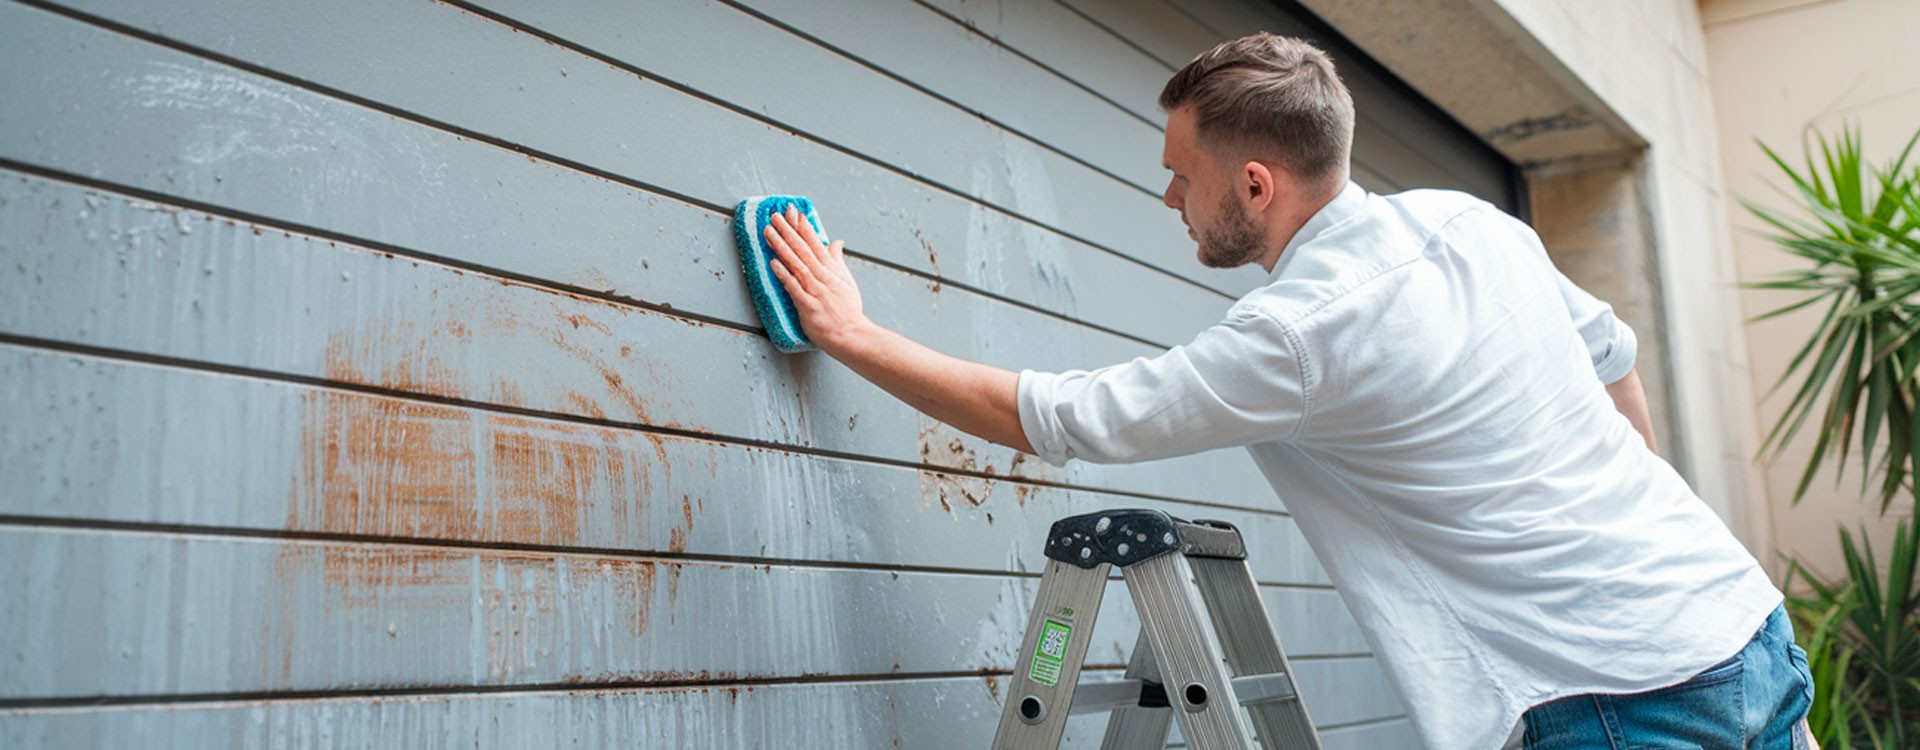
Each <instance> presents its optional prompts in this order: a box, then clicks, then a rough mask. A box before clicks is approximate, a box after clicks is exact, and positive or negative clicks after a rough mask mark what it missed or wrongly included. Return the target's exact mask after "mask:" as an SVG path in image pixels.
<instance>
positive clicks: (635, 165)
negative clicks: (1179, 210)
mask: <svg viewBox="0 0 1920 750" xmlns="http://www.w3.org/2000/svg"><path fill="white" fill-rule="evenodd" d="M349 3H350V4H349V5H345V6H342V5H339V4H331V5H327V6H310V7H309V6H299V5H295V6H264V5H260V4H257V3H248V2H243V1H242V0H206V2H203V3H198V4H196V5H194V6H191V7H189V8H167V7H159V6H154V5H152V4H149V3H140V2H124V1H123V0H76V1H75V2H74V3H73V4H74V5H75V6H77V7H82V8H85V9H87V10H89V11H91V12H97V13H100V14H103V15H105V16H108V17H110V18H113V19H114V20H116V21H120V22H125V23H130V24H132V25H135V26H139V27H142V28H152V29H154V30H155V31H156V32H157V33H160V34H163V35H166V36H169V37H175V38H181V39H182V40H183V41H186V42H187V43H189V44H199V45H206V46H209V47H211V48H217V49H220V50H222V51H223V53H225V54H231V55H233V56H235V57H238V58H240V59H243V60H247V61H248V62H252V63H255V64H259V65H262V66H264V67H267V68H270V69H273V70H277V71H280V72H283V73H286V74H288V75H291V76H294V77H298V78H302V79H306V80H311V81H314V82H316V83H320V84H322V85H327V86H331V87H334V88H338V89H341V90H344V91H349V92H353V93H355V94H357V95H359V96H363V97H367V98H369V99H372V100H375V101H379V102H382V103H385V104H387V105H390V106H394V107H398V108H400V109H405V110H408V111H411V112H417V113H420V114H422V115H425V116H428V117H432V118H435V119H438V120H441V121H445V122H452V123H458V124H460V125H461V126H463V127H467V128H471V129H473V130H476V131H478V132H483V133H487V134H489V135H493V136H495V137H499V138H502V139H505V140H507V141H511V142H514V143H519V144H524V145H526V146H529V147H532V148H536V149H540V150H542V151H544V152H547V153H552V154H557V155H560V156H563V157H565V158H568V159H572V160H575V161H580V162H583V163H588V164H593V165H595V166H597V167H600V168H603V169H606V170H608V171H611V172H614V173H618V174H623V175H629V176H633V177H635V178H637V179H642V180H647V181H649V182H651V183H653V184H658V185H661V186H662V187H665V188H667V189H670V190H673V191H675V192H679V193H682V194H686V195H693V196H700V197H703V198H706V199H707V200H710V201H712V202H713V203H716V204H726V205H731V203H732V202H733V200H736V199H737V197H738V196H742V195H747V194H755V193H758V194H764V193H769V192H785V193H804V194H807V195H809V196H811V197H813V198H814V199H815V200H817V201H819V202H820V203H821V204H822V205H823V206H828V207H833V206H839V207H845V208H844V209H843V210H842V212H841V213H839V214H835V215H834V216H839V217H842V218H838V219H834V218H832V217H829V219H828V221H829V222H830V223H829V226H830V227H831V226H838V227H840V230H839V231H840V232H841V233H842V234H843V235H845V236H848V237H852V238H856V240H857V242H850V243H849V244H850V245H858V247H859V248H870V247H872V246H873V245H874V244H876V243H877V242H882V241H890V242H892V243H894V246H895V247H897V248H901V249H902V250H907V251H909V252H911V250H913V249H918V248H920V247H921V242H922V241H925V242H927V243H930V244H932V245H934V246H935V247H937V248H939V251H940V252H941V253H942V254H944V255H943V260H944V261H945V262H947V263H949V264H951V263H953V261H954V260H960V261H961V262H962V263H963V264H964V263H967V262H969V261H971V260H972V259H973V255H972V253H971V252H966V251H963V252H961V253H955V252H954V246H955V243H958V242H959V241H960V240H961V239H962V238H966V237H967V236H968V235H967V233H966V230H965V229H964V227H966V226H967V224H966V223H965V222H966V221H967V220H968V219H969V218H972V219H973V220H975V221H992V222H996V223H1001V224H1003V225H1004V226H1005V228H1004V229H1002V230H1001V231H1009V232H1010V231H1018V230H1019V229H1020V228H1022V227H1025V226H1032V225H1033V224H1030V223H1029V222H1035V223H1037V224H1038V225H1039V226H1041V227H1046V228H1049V229H1051V230H1055V231H1057V232H1059V233H1061V234H1062V235H1064V238H1063V239H1065V238H1077V239H1082V240H1084V241H1086V242H1090V243H1093V244H1096V245H1099V246H1100V247H1103V248H1106V249H1107V250H1109V251H1112V252H1117V253H1121V254H1123V255H1128V256H1132V257H1136V258H1139V259H1141V260H1142V261H1144V262H1147V263H1149V264H1151V265H1154V266H1156V267H1158V268H1160V269H1161V270H1162V271H1165V272H1167V273H1170V274H1173V275H1177V276H1181V277H1184V278H1188V279H1192V280H1194V281H1195V282H1196V283H1201V284H1204V285H1207V286H1210V287H1213V288H1216V289H1220V290H1222V291H1225V292H1227V293H1229V294H1236V295H1237V294H1240V293H1243V292H1245V291H1247V290H1250V289H1252V288H1253V287H1255V286H1257V285H1258V284H1259V282H1260V280H1261V279H1263V278H1264V275H1263V274H1260V273H1259V272H1258V271H1257V270H1254V269H1249V268H1241V269H1235V270H1217V269H1207V268H1202V267H1200V266H1199V265H1198V264H1197V263H1193V262H1192V261H1191V257H1190V256H1191V253H1190V252H1189V251H1187V250H1186V249H1185V246H1186V243H1187V242H1188V240H1187V239H1186V235H1185V232H1184V230H1183V229H1182V227H1181V225H1180V223H1179V221H1178V219H1177V218H1175V217H1173V216H1171V215H1170V212H1168V211H1166V210H1164V209H1161V210H1153V211H1133V212H1127V211H1124V210H1123V211H1113V210H1111V209H1110V208H1108V207H1107V206H1105V205H1104V204H1103V203H1101V202H1099V201H1098V200H1095V199H1091V198H1090V197H1089V196H1086V195H1080V194H1076V193H1075V192H1073V191H1070V190H1064V189H1057V188H1056V187H1055V185H1054V183H1053V179H1054V177H1053V175H1051V174H1049V173H1048V172H1047V171H1046V165H1045V163H1044V161H1043V157H1042V154H1041V150H1040V149H1038V147H1031V146H1029V147H1027V148H1019V147H1018V144H1015V143H1012V142H1011V141H1007V140H1002V141H1001V142H1000V143H999V144H996V147H995V148H993V149H991V150H987V151H982V152H978V153H976V158H978V159H981V160H982V161H981V162H976V163H975V164H973V165H971V166H969V167H968V169H967V173H966V174H965V175H964V176H963V177H961V176H956V177H957V178H958V183H957V184H954V185H951V187H953V188H955V189H958V190H961V191H963V192H965V193H966V194H968V195H971V196H973V197H974V198H976V199H978V200H980V201H985V203H984V204H983V203H976V202H974V201H969V200H965V199H961V198H959V197H957V196H954V195H952V194H951V193H947V192H945V191H942V190H938V189H935V188H932V187H929V186H927V185H925V184H923V183H920V182H918V181H915V180H912V179H911V178H907V177H904V176H902V175H900V174H897V173H895V172H892V171H889V170H886V169H882V168H880V167H877V166H874V165H873V164H871V163H868V162H865V161H861V160H858V159H853V158H850V157H848V156H847V155H846V154H844V153H841V152H839V151H837V150H835V149H833V148H830V147H828V146H824V145H821V144H819V143H816V142H814V141H811V140H808V139H774V138H768V137H766V135H765V131H766V129H767V128H768V127H769V126H768V125H766V124H763V123H761V122H758V121H755V120H749V119H747V118H744V117H741V116H740V114H739V113H738V112H732V111H729V110H727V109H725V108H722V107H721V106H717V105H715V104H713V103H710V102H708V101H704V100H701V99H699V98H695V97H692V96H688V95H687V94H685V93H683V92H681V91H678V90H676V89H674V88H672V87H670V86H667V85H663V84H662V83H660V82H657V81H655V80H652V79H649V78H643V77H641V76H636V75H634V74H633V73H630V72H628V71H626V70H622V69H618V68H615V67H612V66H610V65H608V64H606V63H604V62H601V61H597V60H593V59H591V58H587V57H583V56H582V55H580V54H578V53H577V52H575V51H573V50H570V49H566V48H563V47H561V46H558V45H554V44H548V43H546V42H544V41H543V40H541V39H538V38H536V37H534V36H532V35H529V34H525V33H520V32H519V31H518V30H517V29H513V28H509V27H507V26H505V25H503V24H500V23H496V22H493V21H490V20H487V19H484V18H482V17H480V16H477V15H474V14H471V13H468V12H465V11H462V10H459V9H456V8H452V7H448V6H444V5H438V4H429V3H417V4H414V3H408V4H395V3H386V2H379V1H378V0H349ZM302 14H305V15H302ZM681 31H682V32H683V33H687V34H694V33H696V32H695V30H694V29H691V28H682V29H681ZM295 37H297V38H299V39H300V40H301V43H300V44H297V45H289V44H285V43H284V40H285V39H287V38H295ZM734 44H735V41H734V40H732V39H728V38H717V39H711V40H710V41H709V45H710V46H712V47H714V48H716V49H721V50H727V49H732V46H733V45H734ZM476 50H485V51H486V53H485V54H475V51H476ZM830 57H831V56H829V55H825V54H824V53H822V54H821V56H820V57H819V59H820V60H821V61H823V62H824V61H827V60H829V58H830ZM371 59H379V60H381V61H382V62H381V63H380V64H378V65H372V64H369V63H368V61H369V60H371ZM450 60H458V61H460V64H458V65H448V64H447V62H448V61H450ZM842 62H843V64H844V61H842ZM393 69H400V70H407V71H409V75H405V76H395V75H392V74H391V71H392V70H393ZM845 70H857V68H847V69H845ZM563 71H566V73H565V74H563ZM899 91H900V92H901V93H902V95H904V96H910V97H920V96H922V95H921V94H919V93H918V92H913V91H911V90H910V89H907V88H905V87H901V88H900V89H899ZM758 109H759V108H758V107H755V111H757V110H758ZM553 113H565V116H564V117H554V116H552V114H553ZM944 137H945V135H944V134H942V135H941V136H938V137H934V138H929V139H926V140H927V142H928V143H931V144H935V145H938V144H939V143H941V142H942V138H944ZM669 144H671V145H669ZM1030 157H1032V158H1030ZM768 179H772V180H774V182H771V183H770V182H767V180H768ZM1112 195H1114V196H1127V197H1128V198H1130V199H1131V200H1137V201H1140V202H1141V203H1145V204H1148V206H1147V207H1148V208H1151V207H1152V204H1153V203H1154V201H1153V199H1152V198H1151V197H1149V196H1145V195H1142V194H1141V193H1140V192H1139V191H1137V190H1131V189H1128V190H1125V191H1120V192H1115V193H1112ZM996 209H997V210H996ZM936 210H944V211H946V212H951V213H952V214H954V215H953V216H952V218H951V219H950V221H952V222H953V224H954V226H953V228H952V229H951V230H949V229H948V228H947V227H944V226H940V225H937V224H931V223H925V224H923V226H922V229H923V231H924V234H923V235H922V236H920V237H913V238H912V239H909V238H908V237H902V236H899V235H900V234H903V232H902V231H901V230H900V228H899V227H900V225H899V223H898V222H896V221H893V220H890V219H888V218H887V217H889V216H894V215H897V216H912V217H915V218H917V219H920V220H922V221H923V222H926V221H927V220H928V219H930V218H931V216H928V214H930V213H932V212H933V211H936ZM975 211H981V212H984V214H983V215H981V216H977V217H976V216H971V215H970V214H971V212H975ZM1008 212H1010V213H1011V214H1012V215H1009V213H1008ZM1015 216H1019V217H1023V218H1015ZM849 219H852V221H849ZM866 222H874V223H875V224H876V225H877V226H873V227H869V226H867V225H866ZM849 225H851V226H852V227H853V229H852V230H849V229H847V227H848V226H849ZM888 226H891V227H892V229H891V230H886V231H881V230H882V229H883V228H885V227H888ZM870 229H871V230H873V231H869V230H870ZM906 234H910V232H907V233H906ZM963 247H965V246H963ZM869 251H870V250H869ZM953 255H960V256H961V257H960V258H953V257H952V256H953ZM918 260H919V262H916V263H913V264H912V265H913V266H914V267H926V266H931V265H933V263H932V262H931V261H927V260H926V259H918ZM1016 267H1025V265H1024V264H1017V265H1016Z"/></svg>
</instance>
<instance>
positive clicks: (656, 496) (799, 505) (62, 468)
mask: <svg viewBox="0 0 1920 750" xmlns="http://www.w3.org/2000/svg"><path fill="white" fill-rule="evenodd" d="M0 455H7V456H14V457H19V458H20V459H22V460H14V461H7V462H4V463H0V487H10V488H13V490H14V491H13V492H8V493H4V494H0V515H15V516H32V517H36V518H41V519H52V518H59V519H72V520H78V521H111V522H115V523H119V524H145V525H155V526H167V527H182V526H187V527H203V528H228V529H249V530H255V531H260V532H268V533H271V532H278V531H293V532H304V533H309V534H330V535H360V536H377V537H404V538H410V539H420V540H427V541H459V542H478V543H493V544H500V543H508V544H517V545H531V546H550V547H559V548H574V549H598V550H616V549H617V550H629V551H654V552H663V553H671V554H683V555H694V556H699V555H706V556H719V557H727V558H730V559H742V558H750V559H752V560H756V561H759V562H773V561H783V562H793V561H833V562H840V563H847V564H859V565H866V566H876V567H877V566H913V567H938V568H951V569H963V570H973V571H980V572H1006V573H1029V572H1030V571H1031V572H1032V573H1037V572H1038V570H1037V565H1036V562H1037V561H1039V560H1040V559H1041V550H1042V547H1043V544H1042V540H1043V539H1044V538H1045V536H1046V533H1047V529H1048V527H1049V526H1051V525H1052V523H1053V521H1054V520H1056V519H1058V518H1061V517H1063V516H1067V515H1074V514H1078V513H1091V512H1094V511H1097V510H1100V509H1102V508H1113V507H1152V508H1159V509H1162V510H1165V511H1166V512H1168V513H1171V514H1174V515H1176V516H1181V517H1185V518H1195V517H1201V518H1219V519H1221V520H1226V521H1229V522H1232V523H1234V524H1235V525H1237V526H1239V527H1240V529H1241V531H1242V533H1243V534H1245V535H1246V538H1247V540H1248V543H1249V544H1250V545H1252V546H1254V547H1255V548H1256V549H1257V550H1258V553H1257V554H1255V555H1254V556H1253V557H1252V558H1251V559H1250V560H1249V563H1250V564H1251V565H1252V566H1253V569H1254V576H1255V578H1256V579H1258V580H1260V581H1261V582H1264V583H1278V584H1306V585H1318V586H1324V585H1326V584H1327V579H1326V574H1325V572H1324V571H1322V570H1321V568H1320V566H1319V563H1318V562H1317V561H1316V560H1314V559H1313V557H1312V555H1311V554H1310V553H1309V552H1308V550H1307V547H1306V543H1305V541H1304V540H1303V539H1302V538H1301V537H1300V532H1299V530H1298V529H1297V528H1295V526H1294V524H1293V521H1292V520H1291V519H1289V518H1286V517H1285V516H1280V515H1276V514H1273V513H1254V512H1245V511H1238V510H1234V509H1230V508H1223V507H1218V506H1203V505H1194V504H1190V503H1176V502H1166V501H1157V500H1148V499H1144V498H1139V497H1126V496H1119V495H1112V494H1106V493H1099V492H1089V491H1084V490H1074V489H1068V488H1064V487H1056V486H1051V485H1034V484H1025V483H1018V482H1008V481H996V480H993V479H987V478H982V477H976V476H969V475H964V474H954V473H951V472H941V471H934V470H928V469H915V468H911V467H905V466H894V465H887V464H875V463H868V462H863V461H850V460H845V459H837V458H830V457H825V456H818V455H809V454H805V453H793V452H789V451H782V450H778V449H773V448H760V447H747V446H740V445H732V444H727V443H720V442H715V441H710V440H701V439H697V438H689V437H682V436H676V435H661V434H653V433H645V432H638V431H635V430H630V429H621V428H616V427H608V426H604V425H599V424H590V423H580V422H571V421H565V420H558V419H546V418H538V417H528V416H523V415H520V414H512V413H503V412H490V411H484V410H480V409H474V408H467V407H456V406H448V405H444V404H438V403H432V402H422V401H415V400H409V399H403V398H395V397H391V396H381V395H375V394H369V393H360V392H354V391H342V390H336V389H330V388H320V387H315V386H311V385H306V384H299V383H286V382H278V381H272V380H260V379H255V378H247V377H236V376H227V375H213V376H209V375H207V374H205V373H202V372H197V371H194V370H190V369H185V368H177V367H167V366H158V365H150V364H140V363H128V362H124V361H120V360H112V359H105V358H100V357H92V356H87V355H76V354H58V353H46V352H44V351H42V350H36V349H33V348H29V347H20V346H11V345H6V344H0ZM103 467H112V470H111V471H102V470H101V469H102V468H103ZM956 538H957V539H964V540H966V543H965V544H952V543H948V542H949V541H950V540H953V539H956ZM1324 593H1325V594H1326V596H1325V597H1323V598H1320V599H1314V601H1315V602H1323V604H1324V605H1330V607H1331V610H1329V609H1328V608H1327V606H1323V604H1312V605H1306V604H1301V606H1303V607H1305V609H1303V610H1301V611H1297V612H1293V613H1291V614H1284V613H1283V612H1278V611H1277V612H1276V616H1277V617H1280V616H1282V615H1283V614H1284V616H1285V617H1291V618H1293V621H1295V622H1300V623H1302V627H1312V622H1311V620H1313V619H1328V618H1331V619H1333V620H1340V621H1341V622H1339V623H1338V627H1337V628H1335V629H1334V630H1335V632H1345V633H1347V636H1346V638H1347V640H1343V641H1340V644H1341V645H1337V646H1327V647H1326V648H1325V649H1322V650H1323V651H1326V650H1331V651H1334V652H1361V651H1366V650H1367V647H1366V645H1365V644H1364V643H1363V642H1361V641H1360V640H1359V639H1358V638H1357V633H1355V632H1354V631H1351V630H1342V629H1344V628H1350V623H1347V622H1345V621H1344V618H1345V617H1346V613H1345V611H1344V609H1343V608H1341V606H1340V605H1339V604H1338V602H1337V600H1336V599H1334V598H1333V594H1332V591H1331V590H1330V589H1329V590H1326V591H1325V592H1324ZM1323 600H1324V601H1323ZM1298 603H1299V602H1296V604H1298ZM1302 618H1305V619H1304V620H1303V619H1302ZM1281 632H1282V633H1283V634H1284V633H1293V632H1299V631H1297V630H1292V629H1289V628H1287V627H1286V626H1285V625H1284V623H1283V626H1282V629H1281Z"/></svg>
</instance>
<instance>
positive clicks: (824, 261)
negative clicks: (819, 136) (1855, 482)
mask: <svg viewBox="0 0 1920 750" xmlns="http://www.w3.org/2000/svg"><path fill="white" fill-rule="evenodd" d="M769 224H770V226H768V227H767V246H768V247H771V248H773V253H774V255H775V256H778V257H776V258H775V259H774V260H773V262H772V263H771V265H772V266H773V275H774V276H776V277H778V278H779V279H780V283H781V284H782V285H784V286H785V287H786V288H787V295H788V296H790V297H792V298H793V307H794V310H795V311H797V312H799V313H800V328H801V329H802V330H804V331H806V333H807V339H808V340H811V341H812V342H813V343H814V345H815V346H818V347H820V350H821V351H824V352H826V353H827V356H830V357H833V358H834V359H836V360H839V361H840V363H841V364H844V365H846V366H847V367H848V369H851V370H853V371H854V372H856V373H859V374H860V376H861V377H863V378H866V379H867V380H870V381H873V384H874V385H877V386H880V388H881V389H883V390H885V391H886V392H888V393H891V394H893V396H894V397H895V398H898V399H900V400H901V401H905V402H907V404H908V405H909V406H912V407H913V408H915V409H919V410H920V411H922V412H924V413H926V414H927V416H930V417H933V418H934V419H938V420H940V421H942V422H946V423H947V424H950V425H953V426H954V427H958V428H960V429H961V430H963V431H965V432H967V433H969V434H973V435H978V436H980V437H983V438H986V439H988V440H991V441H993V442H996V443H999V444H1001V445H1005V446H1008V447H1011V448H1013V449H1015V450H1021V451H1025V452H1027V453H1032V452H1033V446H1032V445H1031V444H1029V443H1028V442H1027V435H1026V433H1025V432H1023V431H1021V429H1020V409H1019V406H1018V404H1017V397H1018V394H1019V390H1020V376H1019V375H1018V374H1016V373H1013V372H1010V371H1008V370H1003V369H1000V368H998V367H993V366H990V365H983V364H980V363H978V362H969V361H967V360H964V359H960V358H958V357H950V356H947V355H945V354H941V353H940V352H936V351H934V350H932V349H929V348H927V347H925V346H921V345H920V344H919V343H917V342H915V341H913V340H911V339H908V338H907V337H905V336H902V335H900V334H897V333H894V332H893V331H889V330H887V329H885V328H882V327H880V326H878V325H875V324H874V323H873V321H871V320H868V319H867V314H866V313H865V312H862V311H861V309H860V290H859V288H857V287H855V286H854V283H853V274H852V273H851V272H849V271H848V270H847V258H846V255H845V254H844V253H843V252H842V243H840V242H835V243H833V244H831V245H827V244H823V243H822V242H821V241H820V238H819V237H817V236H815V235H814V233H813V225H812V224H811V223H810V222H808V221H806V220H805V219H802V218H800V212H799V211H797V210H795V209H793V208H791V207H789V208H788V209H787V212H786V214H785V215H778V214H776V215H775V216H774V217H773V221H771V222H769Z"/></svg>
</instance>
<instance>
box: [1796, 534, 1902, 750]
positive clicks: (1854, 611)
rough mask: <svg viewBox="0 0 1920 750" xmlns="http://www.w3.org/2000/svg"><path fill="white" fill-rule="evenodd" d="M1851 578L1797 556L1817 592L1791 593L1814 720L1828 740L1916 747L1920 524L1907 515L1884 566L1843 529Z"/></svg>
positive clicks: (1819, 735) (1828, 744) (1801, 573)
mask: <svg viewBox="0 0 1920 750" xmlns="http://www.w3.org/2000/svg"><path fill="white" fill-rule="evenodd" d="M1840 546H1841V555H1842V557H1843V558H1844V559H1845V560H1846V564H1847V578H1846V579H1843V580H1842V581H1839V582H1827V581H1821V580H1820V579H1818V578H1817V577H1815V576H1814V575H1813V574H1812V573H1811V572H1809V571H1808V570H1807V569H1806V567H1805V566H1803V565H1801V564H1800V563H1799V562H1798V561H1792V562H1790V563H1789V567H1788V573H1787V578H1788V588H1789V589H1792V588H1793V587H1792V579H1793V578H1795V577H1804V578H1805V580H1806V582H1807V587H1808V588H1809V589H1811V591H1812V593H1811V595H1810V596H1805V597H1798V596H1789V597H1788V600H1787V607H1788V609H1789V610H1791V611H1793V612H1794V613H1795V619H1796V620H1798V622H1797V623H1796V626H1795V628H1794V629H1795V632H1796V635H1799V636H1800V637H1801V639H1802V640H1803V641H1804V645H1803V648H1805V649H1806V651H1807V667H1808V671H1809V672H1811V673H1812V675H1813V687H1814V704H1813V707H1812V709H1811V710H1809V711H1808V713H1807V725H1808V728H1809V729H1811V730H1812V731H1813V733H1814V738H1815V739H1816V740H1817V741H1819V743H1820V745H1821V747H1825V748H1849V747H1861V746H1865V747H1871V748H1910V747H1913V746H1914V743H1916V742H1920V609H1917V608H1916V606H1917V605H1920V575H1917V574H1916V562H1920V525H1912V524H1908V523H1907V522H1906V521H1901V522H1900V523H1899V527H1898V528H1897V530H1896V531H1895V532H1894V538H1893V550H1892V554H1891V556H1890V557H1889V559H1888V560H1887V565H1886V567H1885V568H1881V567H1880V564H1879V560H1878V559H1877V558H1876V556H1875V555H1874V553H1873V546H1872V545H1871V544H1868V543H1866V542H1865V540H1864V538H1863V539H1862V543H1861V544H1859V545H1856V544H1854V540H1853V536H1852V535H1851V534H1849V533H1848V532H1847V530H1846V529H1844V528H1842V529H1841V530H1840Z"/></svg>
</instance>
